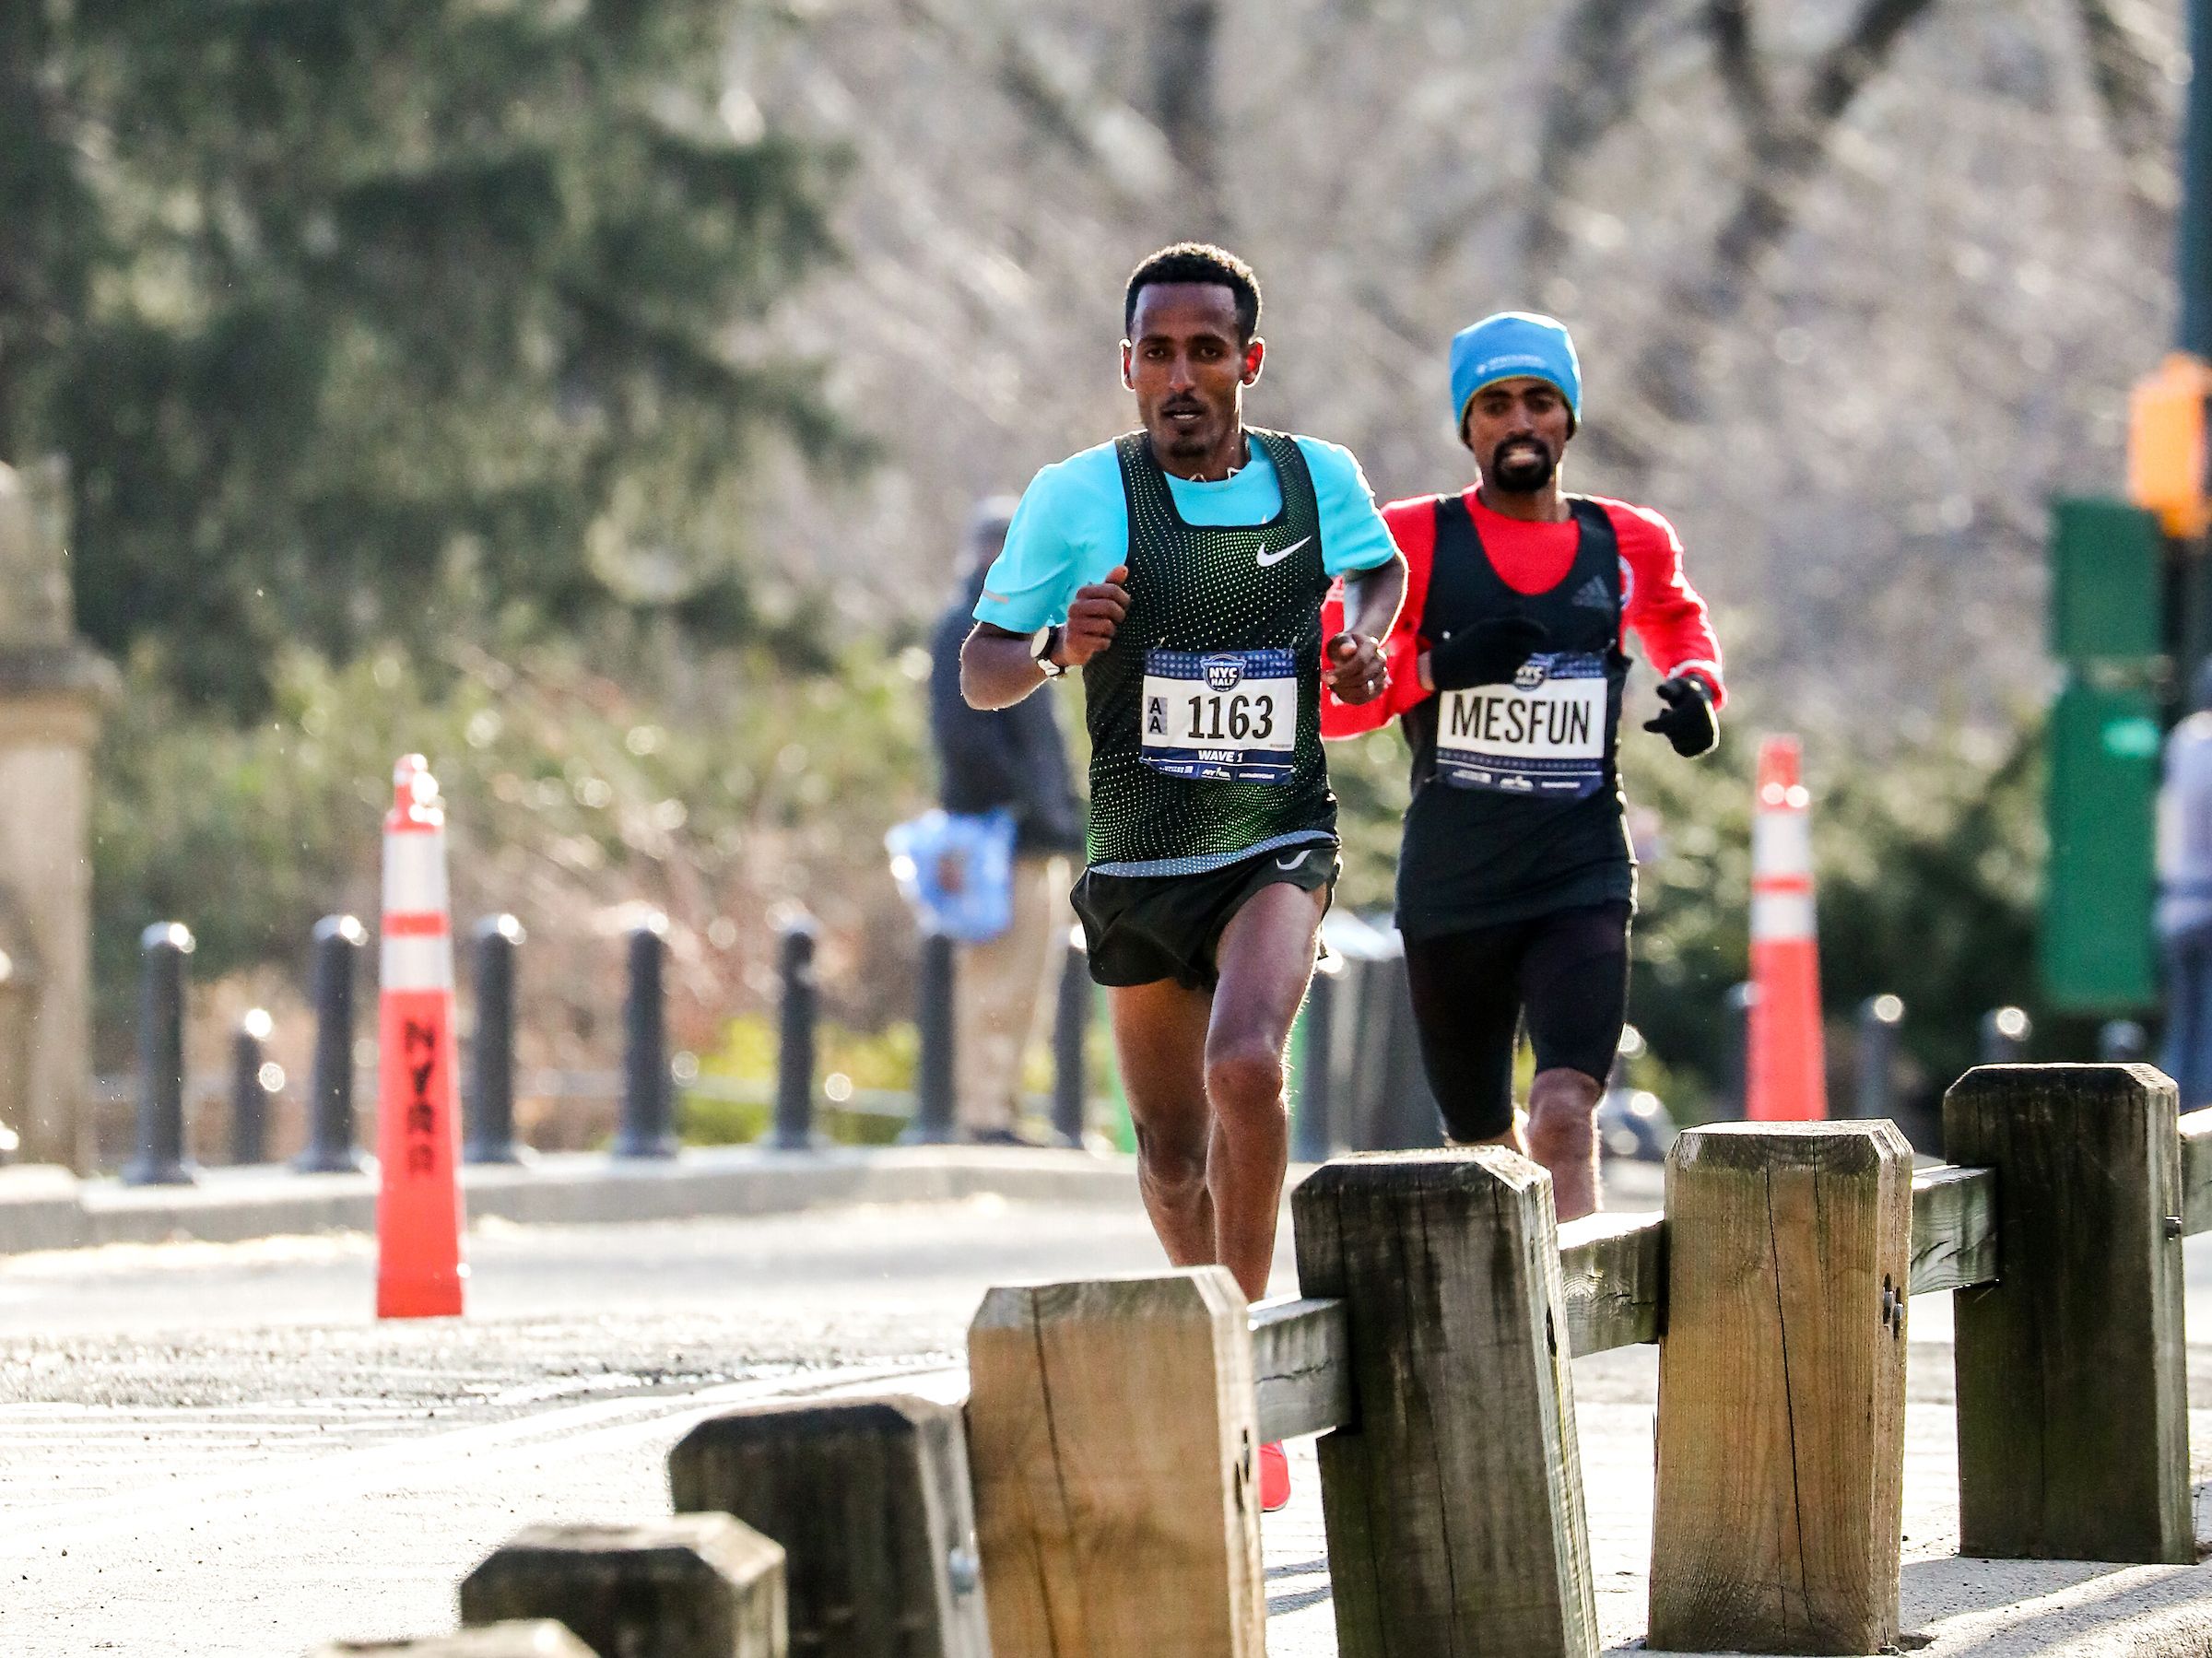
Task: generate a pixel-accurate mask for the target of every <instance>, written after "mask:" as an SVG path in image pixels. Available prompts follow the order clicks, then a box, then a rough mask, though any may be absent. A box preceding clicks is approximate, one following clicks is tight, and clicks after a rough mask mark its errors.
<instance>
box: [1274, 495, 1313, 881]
mask: <svg viewBox="0 0 2212 1658" xmlns="http://www.w3.org/2000/svg"><path fill="white" fill-rule="evenodd" d="M1307 539H1308V540H1311V539H1312V537H1311V536H1308V537H1307ZM1284 550H1285V551H1286V552H1288V550H1289V549H1288V548H1287V547H1286V548H1285V549H1284ZM1312 855H1313V854H1312V852H1311V851H1310V850H1309V851H1306V852H1301V853H1299V854H1298V856H1297V857H1295V858H1277V859H1276V861H1275V866H1276V867H1277V869H1296V868H1297V867H1298V866H1299V865H1300V864H1303V863H1304V862H1305V861H1306V860H1307V859H1308V858H1310V857H1312Z"/></svg>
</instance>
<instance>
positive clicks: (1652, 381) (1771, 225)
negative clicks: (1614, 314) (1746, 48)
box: [1636, 0, 1935, 419]
mask: <svg viewBox="0 0 2212 1658" xmlns="http://www.w3.org/2000/svg"><path fill="white" fill-rule="evenodd" d="M1934 3H1935V0H1865V4H1864V5H1863V6H1861V8H1860V10H1859V15H1858V18H1857V19H1856V20H1855V21H1854V22H1853V25H1852V28H1851V29H1850V31H1849V32H1848V33H1847V34H1845V35H1844V36H1843V37H1842V38H1841V40H1839V41H1836V43H1835V44H1834V45H1832V46H1830V48H1829V49H1828V51H1827V52H1826V53H1822V54H1821V58H1820V61H1819V62H1818V64H1817V65H1815V66H1814V69H1813V75H1812V78H1811V81H1810V82H1809V84H1808V87H1807V89H1806V96H1805V100H1804V103H1803V106H1802V107H1801V108H1800V109H1799V110H1797V111H1794V112H1791V114H1790V115H1789V117H1788V118H1787V124H1786V125H1785V126H1784V127H1783V129H1782V130H1781V131H1780V132H1779V134H1778V135H1777V136H1776V137H1775V139H1774V140H1773V142H1771V143H1770V144H1767V145H1764V146H1762V147H1759V149H1756V150H1754V152H1753V156H1752V160H1753V166H1752V170H1751V172H1750V174H1749V176H1748V177H1747V178H1746V180H1745V181H1744V185H1743V189H1742V191H1741V193H1740V194H1738V196H1737V198H1736V203H1735V207H1734V208H1733V209H1732V210H1731V211H1730V212H1729V214H1728V216H1727V217H1726V218H1724V219H1723V220H1722V221H1721V227H1720V229H1719V230H1718V231H1716V232H1715V233H1714V236H1713V239H1712V251H1711V253H1709V255H1708V256H1707V258H1706V260H1705V262H1704V265H1703V266H1702V268H1701V270H1700V273H1699V275H1698V276H1697V277H1696V278H1694V279H1693V280H1690V281H1688V282H1685V283H1683V284H1682V285H1681V286H1680V287H1679V288H1677V292H1676V296H1675V297H1676V301H1677V302H1676V303H1675V304H1673V305H1671V306H1670V307H1668V310H1667V315H1668V318H1669V321H1668V323H1667V324H1666V325H1665V327H1664V328H1663V329H1662V330H1661V332H1660V333H1659V334H1658V335H1655V336H1654V337H1653V339H1652V340H1651V342H1650V343H1649V344H1648V345H1647V346H1646V347H1645V349H1644V351H1643V353H1642V355H1641V357H1640V359H1638V363H1637V372H1636V385H1637V389H1638V391H1639V392H1640V393H1641V394H1642V395H1643V396H1644V397H1645V398H1647V399H1649V400H1650V402H1651V403H1652V404H1653V406H1656V407H1657V408H1659V409H1660V410H1662V411H1664V412H1665V413H1666V414H1669V415H1671V416H1674V417H1676V418H1678V419H1680V418H1687V417H1690V416H1692V415H1694V414H1695V413H1696V412H1697V408H1698V394H1697V377H1698V370H1699V367H1700V359H1701V357H1702V355H1703V350H1702V348H1703V345H1704V341H1705V339H1706V338H1707V336H1708V335H1710V333H1711V331H1712V328H1713V327H1715V326H1716V325H1718V324H1720V323H1724V322H1726V321H1727V320H1728V319H1729V318H1731V317H1733V316H1735V314H1736V312H1738V311H1740V310H1741V309H1742V307H1743V302H1744V300H1745V297H1746V295H1747V292H1748V291H1749V287H1750V278H1751V276H1752V274H1753V271H1754V268H1755V267H1756V266H1757V265H1758V264H1759V261H1760V260H1761V259H1762V258H1763V257H1764V256H1765V254H1766V253H1767V252H1768V251H1769V250H1770V249H1771V248H1772V247H1773V246H1774V245H1775V243H1777V242H1779V241H1781V240H1782V239H1783V237H1784V236H1785V235H1787V234H1788V233H1789V231H1790V229H1792V227H1794V225H1795V224H1796V222H1797V216H1798V213H1799V212H1800V210H1801V209H1802V207H1803V206H1804V201H1805V194H1806V188H1807V187H1808V186H1809V185H1810V183H1811V182H1812V181H1813V180H1814V178H1815V177H1817V176H1818V174H1819V173H1820V171H1822V170H1823V169H1824V168H1825V167H1826V165H1827V163H1828V159H1829V153H1830V146H1831V144H1832V142H1833V140H1834V137H1835V133H1836V128H1837V125H1838V124H1839V123H1841V120H1842V117H1843V116H1844V114H1845V113H1846V112H1848V111H1849V110H1850V108H1851V106H1852V104H1853V101H1854V100H1856V99H1857V98H1858V95H1859V94H1860V93H1861V92H1863V91H1864V90H1865V88H1866V87H1867V85H1868V84H1869V83H1870V82H1871V81H1873V80H1874V78H1875V77H1876V76H1878V75H1879V74H1880V73H1881V72H1882V69H1883V68H1884V67H1885V66H1886V65H1888V61H1889V57H1890V54H1891V53H1893V52H1894V51H1895V50H1896V47H1897V42H1898V41H1899V39H1900V37H1901V36H1902V35H1903V34H1904V32H1905V30H1906V29H1907V28H1909V27H1910V26H1911V25H1912V23H1913V21H1914V20H1915V19H1917V18H1920V17H1921V16H1922V15H1923V14H1924V13H1925V12H1926V11H1927V10H1928V9H1929V8H1930V7H1931V6H1933V5H1934Z"/></svg>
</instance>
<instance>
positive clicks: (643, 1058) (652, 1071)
mask: <svg viewBox="0 0 2212 1658" xmlns="http://www.w3.org/2000/svg"><path fill="white" fill-rule="evenodd" d="M667 959H668V918H667V917H666V916H665V915H657V914H656V915H651V916H648V917H647V918H646V919H645V920H643V921H641V922H640V923H637V925H635V926H633V927H632V928H630V930H629V998H628V1000H627V1001H625V1002H624V1004H623V1006H622V1124H621V1127H620V1128H619V1129H618V1130H617V1132H616V1135H615V1155H616V1156H617V1157H618V1158H672V1157H674V1156H675V1155H676V1127H675V1122H674V1114H673V1112H672V1111H671V1110H670V1099H669V1091H670V1090H669V1080H668V1004H667V997H666V994H665V985H664V980H665V973H664V972H663V969H664V967H665V964H666V962H667Z"/></svg>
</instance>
